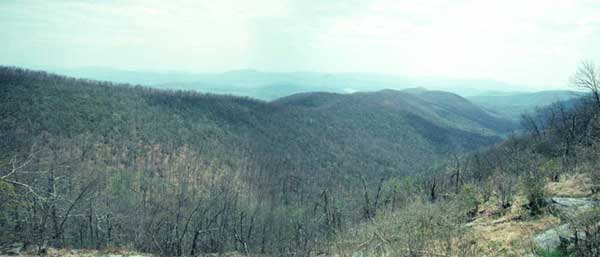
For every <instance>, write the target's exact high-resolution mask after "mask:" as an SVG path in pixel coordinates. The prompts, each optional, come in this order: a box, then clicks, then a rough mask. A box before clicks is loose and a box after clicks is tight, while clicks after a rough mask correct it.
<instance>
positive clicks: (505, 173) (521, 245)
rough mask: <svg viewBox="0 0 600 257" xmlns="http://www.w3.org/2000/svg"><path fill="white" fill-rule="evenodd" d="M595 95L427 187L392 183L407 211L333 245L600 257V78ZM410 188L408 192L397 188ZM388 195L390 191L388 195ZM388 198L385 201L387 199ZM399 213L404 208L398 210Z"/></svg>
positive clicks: (590, 70) (365, 251) (347, 249)
mask: <svg viewBox="0 0 600 257" xmlns="http://www.w3.org/2000/svg"><path fill="white" fill-rule="evenodd" d="M595 71H596V69H595V67H594V66H593V65H589V64H586V63H584V65H582V66H581V67H580V68H579V70H578V72H577V73H576V74H575V76H574V80H573V82H572V83H573V85H574V86H577V87H580V88H583V89H587V90H588V92H589V93H590V94H589V95H585V96H584V97H581V98H578V99H574V100H572V101H570V102H557V103H555V104H553V105H550V106H547V107H545V108H539V109H538V110H537V111H536V112H533V113H529V114H527V115H524V116H523V119H522V124H523V127H524V131H523V133H522V134H519V135H515V136H511V137H509V138H508V139H507V140H505V141H503V142H502V143H501V144H498V145H494V146H491V147H489V148H486V149H482V150H479V151H477V152H474V153H470V154H468V155H464V156H458V157H456V158H454V159H453V160H450V161H448V162H446V163H445V164H444V165H441V166H439V167H438V168H437V169H434V170H432V171H431V172H430V173H429V174H428V176H425V177H421V178H420V179H419V180H417V181H420V183H422V184H423V185H424V186H423V187H420V186H418V185H417V186H415V184H418V183H414V180H410V181H406V180H390V181H388V183H389V184H388V185H393V186H392V188H394V190H390V191H388V192H392V193H391V195H392V196H391V197H392V199H401V200H400V201H399V206H401V207H400V208H395V209H394V208H391V209H386V208H384V209H382V210H380V211H379V213H380V214H379V215H378V216H377V217H376V218H374V219H373V220H372V221H371V222H367V223H364V224H361V225H359V226H356V227H355V228H353V229H350V230H348V231H347V233H344V234H339V235H337V236H336V239H334V240H331V241H330V244H329V247H328V248H327V249H328V251H330V252H333V253H336V254H338V255H341V256H353V255H354V256H356V255H363V256H573V257H576V256H582V257H593V256H599V254H600V227H599V224H600V209H599V207H598V202H599V201H600V170H599V167H600V163H599V160H600V118H599V114H600V97H599V95H600V93H599V92H600V77H598V75H597V73H596V72H595ZM398 188H402V190H396V189H398ZM384 192H385V190H384ZM386 194H387V193H384V195H386ZM397 206H398V205H397Z"/></svg>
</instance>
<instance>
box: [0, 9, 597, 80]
mask: <svg viewBox="0 0 600 257" xmlns="http://www.w3.org/2000/svg"><path fill="white" fill-rule="evenodd" d="M0 42H1V46H0V64H2V65H14V66H22V67H30V68H44V67H52V68H79V67H110V68H115V69H127V70H150V71H186V72H223V71H228V70H236V69H257V70H263V71H278V72H288V71H316V72H332V73H337V72H369V73H382V74H390V75H401V76H420V77H445V78H459V79H466V78H469V79H472V78H476V79H494V80H499V81H505V82H509V83H513V84H517V85H522V86H523V87H526V88H529V89H545V88H561V87H565V86H567V85H568V80H569V77H570V76H571V75H572V74H573V73H574V71H575V69H576V68H577V65H578V64H579V63H580V62H581V61H583V60H596V61H597V62H600V1H598V0H557V1H553V0H500V1H492V0H477V1H468V0H457V1H441V0H419V1H415V0H410V1H408V0H362V1H359V0H344V1H333V0H330V1H328V0H253V1H244V0H218V1H215V0H211V1H204V0H193V1H192V0H189V1H188V0H181V1H177V0H172V1H164V0H144V1H133V0H97V1H90V0H77V1H76V0H52V1H47V0H1V1H0Z"/></svg>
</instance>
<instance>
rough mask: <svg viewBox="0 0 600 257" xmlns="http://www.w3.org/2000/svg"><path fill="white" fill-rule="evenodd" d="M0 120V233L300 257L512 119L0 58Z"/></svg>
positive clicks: (396, 96)
mask: <svg viewBox="0 0 600 257" xmlns="http://www.w3.org/2000/svg"><path fill="white" fill-rule="evenodd" d="M0 113H1V115H2V116H1V118H0V120H1V121H2V122H1V127H0V133H1V134H0V137H1V139H0V140H1V141H2V144H1V146H0V147H1V148H0V153H1V156H0V161H1V163H0V165H1V173H0V175H1V177H0V178H1V180H0V192H1V195H0V197H2V201H0V210H2V211H1V214H0V230H1V231H3V232H2V234H0V241H3V242H10V241H20V242H24V243H26V244H29V245H36V246H38V247H43V246H46V245H48V246H54V247H75V248H106V247H130V248H134V249H138V250H141V251H146V252H153V253H157V254H162V255H184V254H186V255H188V254H189V255H195V254H198V253H212V252H225V251H239V252H245V253H249V252H253V253H266V254H274V253H295V254H298V255H305V254H310V253H312V252H314V251H315V249H316V247H317V246H318V242H323V241H324V240H327V239H328V238H332V237H333V236H334V235H335V234H336V233H338V232H339V231H342V230H343V229H345V228H347V227H348V226H350V225H352V224H357V223H359V222H362V221H365V220H369V219H371V218H373V217H374V216H375V215H376V213H377V212H378V210H379V209H381V208H383V207H384V206H386V207H388V206H394V208H396V204H398V203H399V200H398V199H396V198H395V196H394V198H389V195H387V196H386V197H387V198H385V199H384V196H383V190H384V189H386V190H388V191H386V193H390V192H391V191H389V190H392V189H393V191H394V192H396V190H397V189H396V188H395V187H393V188H390V187H389V185H388V181H389V179H390V178H396V179H398V178H404V177H406V175H409V174H411V175H414V176H413V177H412V178H416V177H418V176H427V175H426V174H427V172H429V171H431V169H430V167H432V164H435V163H443V162H444V161H445V160H447V159H449V158H450V157H452V158H457V157H456V156H457V154H460V153H463V152H466V151H473V150H476V149H478V148H480V147H482V146H486V145H491V144H494V143H497V142H499V141H500V140H501V137H502V136H503V135H505V134H506V133H508V132H509V131H510V130H511V129H512V128H514V124H512V123H511V122H510V121H507V120H503V119H499V118H496V117H493V116H491V115H489V114H488V113H487V112H485V111H483V110H481V109H480V108H478V107H477V106H475V105H473V104H471V103H470V102H468V101H467V100H465V99H464V98H461V97H459V96H457V95H454V94H450V93H445V92H437V91H431V92H429V91H426V92H419V93H415V92H412V91H407V92H402V91H392V90H384V91H379V92H373V93H355V94H331V93H310V94H300V95H293V96H289V97H285V98H282V99H278V100H276V101H273V102H264V101H260V100H254V99H250V98H243V97H234V96H223V95H210V94H201V93H195V92H183V91H164V90H156V89H149V88H146V87H140V86H130V85H122V84H119V85H116V84H112V83H109V82H97V81H89V80H81V79H74V78H67V77H62V76H57V75H53V74H47V73H45V72H38V71H29V70H23V69H19V68H12V67H3V68H1V69H0ZM450 159H451V158H450ZM423 181H424V182H427V181H426V180H423ZM419 183H420V182H419ZM416 188H420V189H419V190H425V189H427V188H429V185H428V184H422V186H421V184H417V186H416ZM398 190H400V189H398Z"/></svg>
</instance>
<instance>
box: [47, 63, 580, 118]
mask: <svg viewBox="0 0 600 257" xmlns="http://www.w3.org/2000/svg"><path fill="white" fill-rule="evenodd" d="M54 71H55V72H57V73H59V74H64V75H68V76H72V77H79V78H87V79H93V80H102V81H112V82H118V83H128V84H140V85H145V86H150V87H154V88H160V89H171V90H192V91H198V92H201V93H212V94H226V95H236V96H248V97H252V98H256V99H261V100H267V101H270V100H274V99H277V98H281V97H286V96H289V95H292V94H298V93H307V92H329V93H353V92H367V91H378V90H383V89H394V90H405V89H409V90H410V89H414V88H427V89H431V90H442V91H447V92H452V93H455V94H459V95H461V96H463V97H466V98H467V99H468V100H470V101H472V102H473V103H475V104H478V105H480V106H482V107H484V108H485V109H487V110H488V111H490V112H491V113H493V114H495V115H499V116H502V117H504V118H508V119H512V120H517V119H518V118H519V117H520V115H521V114H522V113H523V112H528V111H532V110H534V109H535V107H543V106H546V105H548V104H550V103H552V102H555V101H563V100H568V99H571V98H573V97H577V96H581V95H582V94H581V93H578V92H575V91H568V90H549V91H540V92H523V91H519V90H520V89H521V88H522V87H519V86H517V85H511V84H507V83H504V82H501V81H495V80H485V79H443V78H422V77H421V78H417V77H402V76H390V75H382V74H372V73H320V72H263V71H257V70H252V69H246V70H234V71H229V72H223V73H184V72H147V71H127V70H118V69H109V68H79V69H59V70H54ZM499 90H502V91H499Z"/></svg>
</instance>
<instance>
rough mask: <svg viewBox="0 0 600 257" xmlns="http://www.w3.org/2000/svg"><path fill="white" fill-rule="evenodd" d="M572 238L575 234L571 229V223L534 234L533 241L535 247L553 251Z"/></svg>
mask: <svg viewBox="0 0 600 257" xmlns="http://www.w3.org/2000/svg"><path fill="white" fill-rule="evenodd" d="M574 238H575V236H574V232H573V231H572V229H571V225H569V224H564V225H561V226H559V227H556V228H553V229H549V230H546V231H544V232H542V233H540V234H537V235H535V236H534V237H533V241H534V242H535V246H536V248H537V249H539V250H543V251H554V250H557V249H559V248H560V247H561V246H564V245H563V244H564V243H567V242H568V241H569V240H572V239H574Z"/></svg>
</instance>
